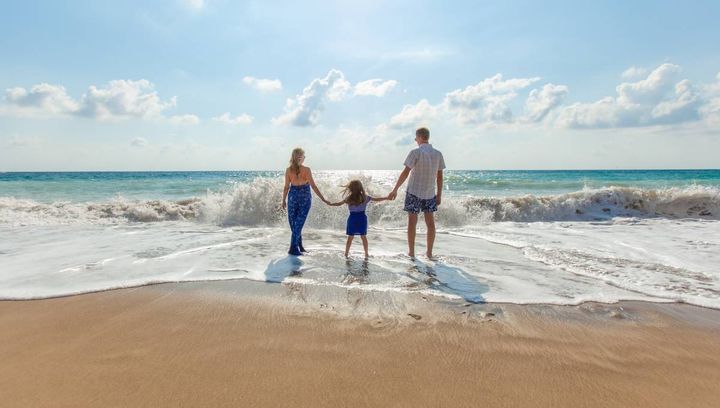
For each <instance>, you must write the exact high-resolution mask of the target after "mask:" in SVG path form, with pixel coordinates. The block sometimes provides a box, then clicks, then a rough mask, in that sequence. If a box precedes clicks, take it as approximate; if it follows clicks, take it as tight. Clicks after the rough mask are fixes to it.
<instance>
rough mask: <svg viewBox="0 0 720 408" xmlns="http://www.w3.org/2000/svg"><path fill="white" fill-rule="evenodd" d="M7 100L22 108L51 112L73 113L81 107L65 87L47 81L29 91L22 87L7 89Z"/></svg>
mask: <svg viewBox="0 0 720 408" xmlns="http://www.w3.org/2000/svg"><path fill="white" fill-rule="evenodd" d="M5 100H6V101H7V103H8V104H9V105H13V106H15V107H17V108H20V109H21V110H28V111H37V112H45V113H49V114H66V113H73V112H76V111H77V110H78V109H79V107H78V103H77V102H76V101H74V100H73V99H72V98H71V97H70V96H68V94H67V91H66V90H65V87H63V86H61V85H51V84H47V83H41V84H37V85H33V86H32V87H31V88H30V90H29V91H28V90H26V89H25V88H20V87H16V88H10V89H7V90H6V91H5Z"/></svg>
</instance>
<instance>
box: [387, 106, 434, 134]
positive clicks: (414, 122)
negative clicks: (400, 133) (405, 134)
mask: <svg viewBox="0 0 720 408" xmlns="http://www.w3.org/2000/svg"><path fill="white" fill-rule="evenodd" d="M437 114H438V108H437V107H435V106H432V105H430V102H428V101H427V99H423V100H421V101H420V102H418V103H417V104H415V105H405V106H403V108H402V110H401V111H400V113H398V114H397V115H395V116H393V117H392V118H390V127H392V128H395V129H401V128H409V127H418V126H420V125H424V124H427V122H428V121H430V120H431V119H433V118H435V116H436V115H437Z"/></svg>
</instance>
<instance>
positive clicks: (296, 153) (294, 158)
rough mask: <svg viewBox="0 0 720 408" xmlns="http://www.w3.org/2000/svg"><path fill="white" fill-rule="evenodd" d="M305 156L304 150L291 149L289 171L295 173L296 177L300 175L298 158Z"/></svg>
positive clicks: (298, 148)
mask: <svg viewBox="0 0 720 408" xmlns="http://www.w3.org/2000/svg"><path fill="white" fill-rule="evenodd" d="M303 156H305V150H303V149H302V148H300V147H296V148H294V149H293V151H292V153H291V154H290V170H292V171H293V172H295V175H296V176H299V175H300V157H303Z"/></svg>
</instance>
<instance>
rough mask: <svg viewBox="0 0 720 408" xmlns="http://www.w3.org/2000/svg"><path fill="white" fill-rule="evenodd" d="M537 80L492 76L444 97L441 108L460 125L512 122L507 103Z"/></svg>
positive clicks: (536, 78) (510, 111)
mask: <svg viewBox="0 0 720 408" xmlns="http://www.w3.org/2000/svg"><path fill="white" fill-rule="evenodd" d="M539 80H540V78H538V77H534V78H511V79H507V80H504V79H503V77H502V74H496V75H495V76H492V77H490V78H487V79H485V80H483V81H481V82H479V83H478V84H476V85H470V86H468V87H466V88H465V89H456V90H454V91H452V92H450V93H448V94H447V95H446V96H445V101H444V104H445V106H446V108H447V109H448V110H449V111H451V112H454V113H455V114H456V115H457V118H458V119H459V120H460V121H461V122H463V123H483V122H501V123H509V122H512V121H513V119H514V117H513V113H512V110H511V109H510V106H509V103H510V102H511V101H512V100H513V99H515V97H517V95H518V93H517V91H519V90H521V89H524V88H527V87H528V86H530V85H531V84H533V83H534V82H537V81H539Z"/></svg>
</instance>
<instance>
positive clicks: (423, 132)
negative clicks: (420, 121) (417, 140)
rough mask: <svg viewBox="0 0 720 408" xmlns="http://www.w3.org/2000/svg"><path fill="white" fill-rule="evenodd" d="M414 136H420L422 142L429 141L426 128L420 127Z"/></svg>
mask: <svg viewBox="0 0 720 408" xmlns="http://www.w3.org/2000/svg"><path fill="white" fill-rule="evenodd" d="M415 135H416V136H420V137H421V138H423V140H428V139H430V131H429V130H428V128H425V127H421V128H420V129H418V130H416V131H415Z"/></svg>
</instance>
